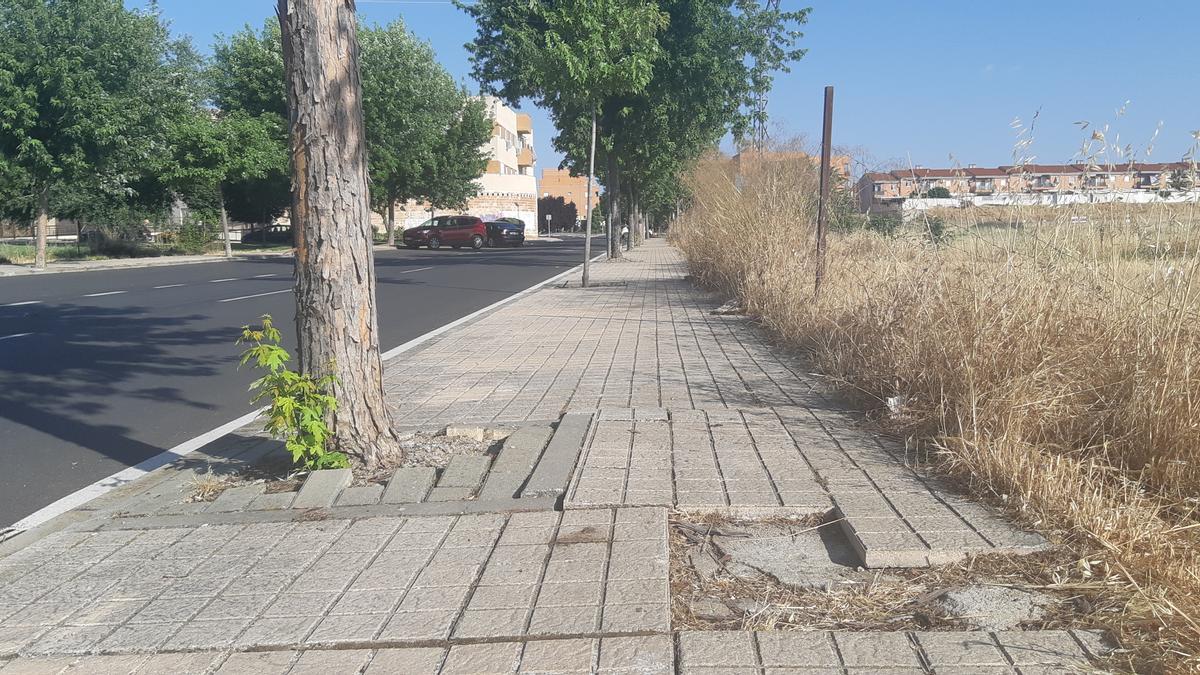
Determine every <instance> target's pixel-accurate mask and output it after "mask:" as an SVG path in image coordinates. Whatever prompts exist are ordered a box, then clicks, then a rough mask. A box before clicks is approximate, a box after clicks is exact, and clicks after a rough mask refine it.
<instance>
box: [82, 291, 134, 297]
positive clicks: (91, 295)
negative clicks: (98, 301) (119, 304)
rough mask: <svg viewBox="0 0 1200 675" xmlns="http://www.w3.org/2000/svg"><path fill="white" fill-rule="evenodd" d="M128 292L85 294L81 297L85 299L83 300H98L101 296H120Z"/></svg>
mask: <svg viewBox="0 0 1200 675" xmlns="http://www.w3.org/2000/svg"><path fill="white" fill-rule="evenodd" d="M128 292H129V291H105V292H103V293H87V294H85V295H84V296H83V297H85V298H99V297H101V296H103V295H120V294H122V293H128Z"/></svg>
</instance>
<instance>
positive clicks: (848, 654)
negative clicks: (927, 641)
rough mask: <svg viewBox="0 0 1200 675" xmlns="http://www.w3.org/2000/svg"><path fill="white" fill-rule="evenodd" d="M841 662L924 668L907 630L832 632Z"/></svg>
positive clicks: (859, 664) (858, 666)
mask: <svg viewBox="0 0 1200 675" xmlns="http://www.w3.org/2000/svg"><path fill="white" fill-rule="evenodd" d="M833 638H834V641H835V642H836V643H837V647H838V651H839V652H840V653H841V655H842V662H843V663H844V664H845V665H846V666H847V667H853V668H879V667H888V668H918V669H920V668H921V661H920V659H919V658H918V657H917V653H916V651H914V650H913V646H912V643H911V642H910V641H909V639H908V635H907V634H905V633H891V632H870V633H847V632H835V633H833Z"/></svg>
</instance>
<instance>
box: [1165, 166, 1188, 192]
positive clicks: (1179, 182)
mask: <svg viewBox="0 0 1200 675" xmlns="http://www.w3.org/2000/svg"><path fill="white" fill-rule="evenodd" d="M1193 184H1194V181H1193V180H1192V174H1191V173H1189V172H1188V171H1186V170H1184V169H1175V170H1174V171H1172V172H1171V176H1170V178H1169V179H1168V180H1167V185H1168V186H1170V188H1171V189H1172V190H1179V191H1186V190H1190V189H1192V185H1193Z"/></svg>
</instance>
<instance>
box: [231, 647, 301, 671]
mask: <svg viewBox="0 0 1200 675" xmlns="http://www.w3.org/2000/svg"><path fill="white" fill-rule="evenodd" d="M296 656H297V655H296V653H295V652H234V653H233V654H230V655H229V658H227V659H226V660H225V662H224V663H223V664H221V667H220V668H218V669H217V671H216V675H282V673H286V672H287V671H288V670H289V669H290V668H291V665H292V661H294V660H295V659H296Z"/></svg>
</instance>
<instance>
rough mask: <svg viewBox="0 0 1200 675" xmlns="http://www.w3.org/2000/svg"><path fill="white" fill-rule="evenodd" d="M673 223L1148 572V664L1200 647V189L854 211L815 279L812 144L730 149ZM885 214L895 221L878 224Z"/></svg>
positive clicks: (1140, 659) (821, 344)
mask: <svg viewBox="0 0 1200 675" xmlns="http://www.w3.org/2000/svg"><path fill="white" fill-rule="evenodd" d="M691 182H692V184H691V188H692V192H693V194H694V202H693V205H692V207H691V208H690V210H688V211H687V213H685V214H684V215H683V216H682V217H681V218H679V219H678V221H677V224H676V225H675V226H674V229H673V236H674V237H675V239H676V241H677V243H678V245H680V246H681V247H682V248H683V250H684V251H685V252H686V254H687V256H688V258H689V260H690V262H691V266H692V273H693V275H694V277H695V278H696V279H697V281H698V282H699V283H702V284H704V285H706V286H708V287H710V288H713V289H717V290H720V291H722V292H724V293H726V294H728V295H729V296H731V297H733V298H736V299H737V300H738V301H740V302H741V303H742V304H743V305H744V306H745V308H746V309H747V311H748V312H749V313H750V314H752V315H754V316H756V317H758V318H759V319H760V320H761V321H762V322H763V324H764V325H765V326H766V327H767V328H768V329H770V330H771V331H773V332H774V333H775V334H776V336H777V337H778V338H780V339H781V340H782V341H784V342H786V343H788V344H790V345H792V346H794V347H797V348H799V349H802V350H804V351H805V352H807V353H808V354H810V355H811V358H812V360H813V362H814V367H815V368H816V369H818V370H819V371H821V372H823V373H824V374H826V375H827V376H829V378H831V380H832V381H833V383H834V384H835V385H838V386H840V387H841V388H843V389H844V390H846V391H850V392H853V393H854V394H856V395H857V396H858V397H859V398H860V400H861V401H863V402H864V403H865V404H866V405H868V406H869V407H870V408H871V409H872V410H873V411H874V417H875V418H876V419H877V420H878V421H879V423H880V424H882V425H884V426H886V427H888V428H890V429H892V430H893V431H897V432H901V433H904V434H905V435H907V436H908V437H909V438H911V439H912V444H913V447H914V448H915V449H919V450H920V451H921V453H919V454H920V455H922V456H924V457H925V458H926V459H928V460H929V461H931V462H933V463H935V464H937V465H939V466H940V467H941V469H942V470H945V471H949V472H952V473H954V474H956V475H958V476H960V477H962V478H964V479H966V480H967V481H968V482H969V483H970V484H971V485H972V486H974V488H975V489H976V490H977V491H979V493H981V494H982V495H984V496H986V497H987V498H989V499H991V500H993V501H995V502H996V503H1001V504H1003V505H1005V506H1006V507H1007V508H1009V509H1010V510H1011V512H1012V513H1014V514H1016V515H1017V516H1018V517H1020V518H1021V519H1023V520H1024V521H1025V522H1026V523H1027V524H1032V525H1035V526H1037V527H1039V528H1040V529H1042V530H1045V531H1049V532H1051V533H1052V536H1053V537H1055V539H1056V540H1057V541H1059V542H1060V543H1062V544H1063V545H1064V546H1066V547H1068V549H1069V550H1071V551H1074V552H1075V554H1076V555H1077V557H1078V563H1077V564H1078V565H1079V566H1081V568H1082V569H1083V571H1084V573H1085V574H1086V575H1087V576H1089V577H1091V578H1094V579H1096V580H1098V581H1107V582H1108V583H1111V584H1113V585H1114V586H1120V587H1121V588H1122V589H1123V591H1132V593H1131V594H1130V596H1129V597H1132V598H1133V600H1131V601H1129V602H1128V603H1126V604H1125V606H1124V608H1123V611H1122V612H1121V613H1120V614H1119V615H1118V616H1116V617H1114V619H1113V621H1112V623H1111V625H1108V626H1105V627H1106V628H1109V629H1111V630H1112V631H1113V632H1114V634H1116V635H1117V636H1119V637H1120V639H1121V640H1122V642H1123V644H1124V645H1125V646H1126V647H1127V648H1128V649H1130V653H1129V654H1128V655H1127V656H1128V661H1129V667H1130V668H1131V669H1137V670H1139V671H1145V670H1164V671H1165V670H1183V669H1187V668H1189V667H1193V668H1194V667H1196V662H1195V659H1196V656H1195V655H1196V654H1197V652H1198V651H1200V612H1197V609H1196V608H1197V607H1200V519H1198V518H1197V515H1198V512H1200V511H1198V507H1200V278H1198V277H1197V274H1198V273H1200V254H1198V252H1200V208H1198V207H1197V206H1195V205H1172V206H1155V205H1128V204H1108V205H1085V206H1074V207H1069V208H1055V209H1051V208H1011V209H1010V208H1003V209H994V208H987V207H977V208H973V209H956V210H953V211H947V212H943V213H934V214H928V215H927V216H924V217H921V218H918V219H915V220H913V221H911V222H909V223H906V224H904V225H902V226H900V227H899V228H897V229H895V230H892V231H889V228H877V229H875V230H871V229H866V228H862V227H855V226H854V223H855V222H856V221H854V220H853V219H852V218H839V219H838V223H839V229H838V230H837V231H834V232H832V233H831V234H830V236H829V246H828V262H827V268H826V274H825V280H824V283H823V285H822V286H821V289H820V292H819V294H818V293H815V292H814V284H813V278H814V270H815V264H816V261H815V256H814V253H813V249H814V246H813V241H814V235H813V230H812V223H814V222H815V212H816V198H815V195H816V179H815V175H814V171H813V170H812V167H811V166H807V165H804V164H797V163H792V164H789V163H783V162H781V163H770V162H768V163H761V164H760V165H758V166H752V167H751V168H750V169H746V168H745V167H743V171H742V173H741V174H740V175H737V176H735V175H734V174H733V172H732V169H731V167H730V166H729V165H728V163H727V162H724V161H721V160H716V159H714V160H711V161H708V162H706V163H704V164H702V165H701V167H700V168H699V169H698V170H697V171H696V172H695V174H694V175H693V176H692V179H691ZM880 232H885V233H880Z"/></svg>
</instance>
